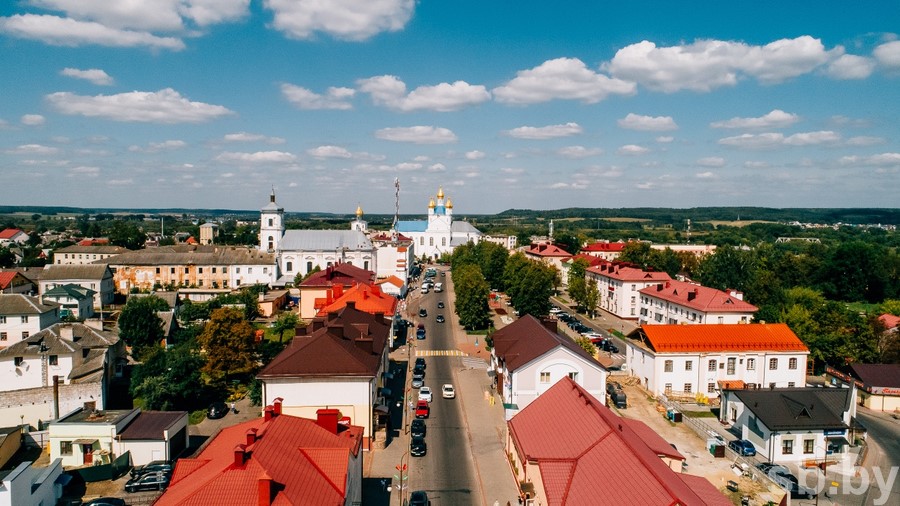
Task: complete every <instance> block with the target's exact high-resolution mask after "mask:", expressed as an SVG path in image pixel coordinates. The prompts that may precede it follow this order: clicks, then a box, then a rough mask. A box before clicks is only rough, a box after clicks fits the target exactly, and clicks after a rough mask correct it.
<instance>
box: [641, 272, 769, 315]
mask: <svg viewBox="0 0 900 506" xmlns="http://www.w3.org/2000/svg"><path fill="white" fill-rule="evenodd" d="M640 292H641V294H643V295H646V296H648V297H656V298H657V299H661V300H665V301H668V302H673V303H675V304H678V305H680V306H684V307H688V308H691V309H696V310H697V311H703V312H716V313H755V312H756V310H757V309H758V308H757V307H756V306H754V305H753V304H750V303H748V302H744V301H743V300H741V299H739V298H737V296H736V295H734V294H731V293H728V292H723V291H722V290H716V289H715V288H710V287H708V286H701V285H695V284H693V283H686V282H684V281H677V280H674V279H672V280H668V281H666V282H663V283H659V284H657V285H655V286H648V287H647V288H644V289H643V290H640Z"/></svg>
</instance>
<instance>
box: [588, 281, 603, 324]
mask: <svg viewBox="0 0 900 506" xmlns="http://www.w3.org/2000/svg"><path fill="white" fill-rule="evenodd" d="M597 304H600V289H599V288H597V280H596V279H591V280H590V281H588V283H587V290H585V294H584V307H585V308H586V309H587V312H588V315H590V317H591V318H593V317H594V316H595V315H596V314H597Z"/></svg>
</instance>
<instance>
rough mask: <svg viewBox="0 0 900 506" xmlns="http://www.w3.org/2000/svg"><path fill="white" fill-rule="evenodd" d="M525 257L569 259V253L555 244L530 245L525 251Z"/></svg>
mask: <svg viewBox="0 0 900 506" xmlns="http://www.w3.org/2000/svg"><path fill="white" fill-rule="evenodd" d="M525 254H526V255H534V256H539V257H570V256H572V254H571V253H569V252H568V251H566V250H564V249H562V248H560V247H559V246H557V245H555V244H532V245H531V246H529V247H528V249H527V250H525Z"/></svg>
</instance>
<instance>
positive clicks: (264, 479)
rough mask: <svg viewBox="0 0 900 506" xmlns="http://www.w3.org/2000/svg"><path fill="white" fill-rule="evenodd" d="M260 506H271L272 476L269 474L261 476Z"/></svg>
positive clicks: (258, 502)
mask: <svg viewBox="0 0 900 506" xmlns="http://www.w3.org/2000/svg"><path fill="white" fill-rule="evenodd" d="M258 483H259V486H258V491H259V499H258V501H257V504H258V505H259V506H270V505H271V504H272V478H271V477H270V476H269V475H268V474H265V473H264V474H263V475H262V476H260V477H259V482H258Z"/></svg>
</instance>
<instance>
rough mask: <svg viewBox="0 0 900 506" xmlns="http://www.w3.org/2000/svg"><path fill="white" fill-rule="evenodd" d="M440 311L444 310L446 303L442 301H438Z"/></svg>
mask: <svg viewBox="0 0 900 506" xmlns="http://www.w3.org/2000/svg"><path fill="white" fill-rule="evenodd" d="M438 309H444V301H442V300H439V301H438Z"/></svg>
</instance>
